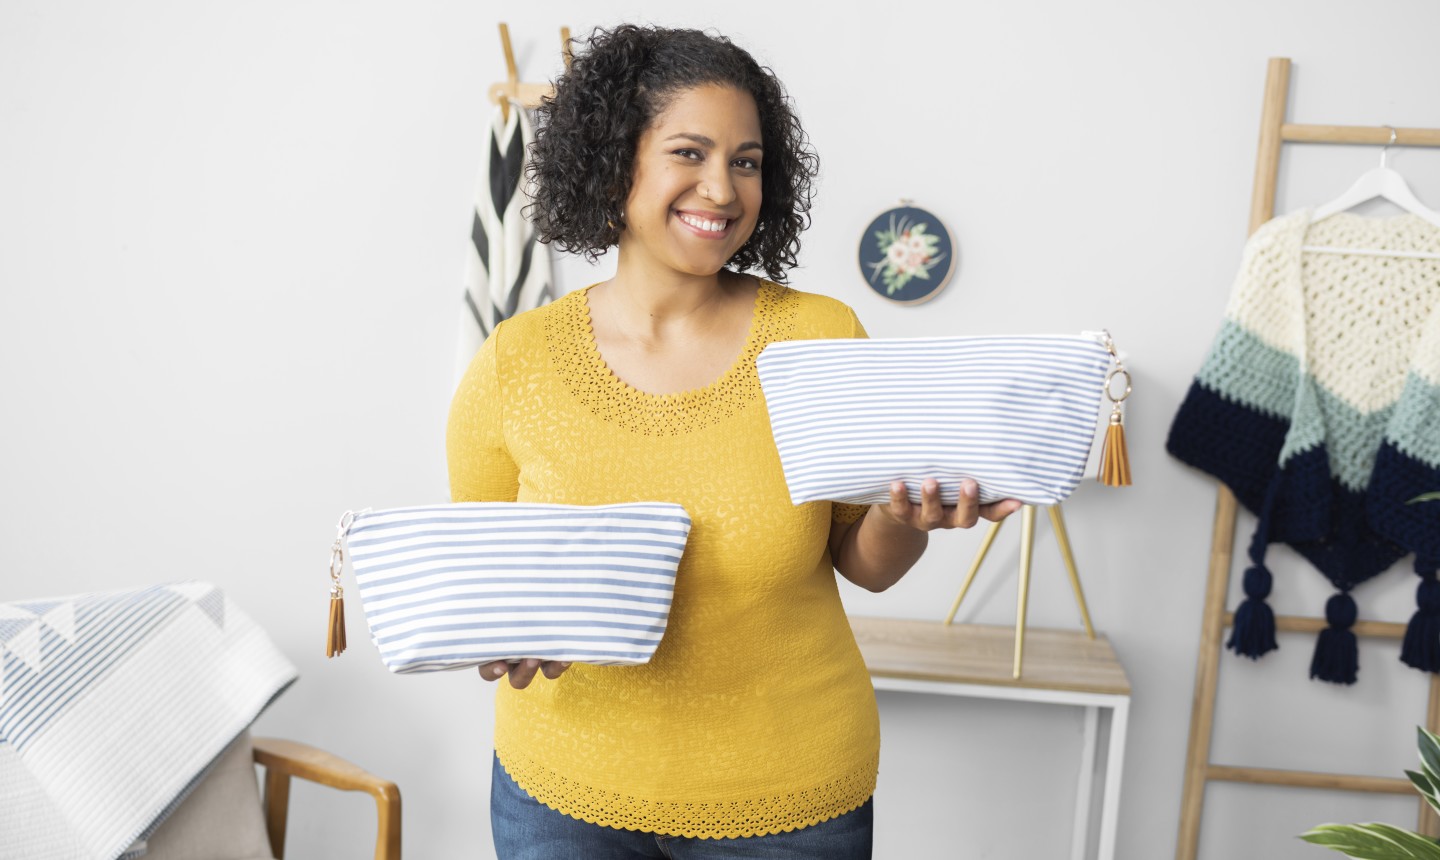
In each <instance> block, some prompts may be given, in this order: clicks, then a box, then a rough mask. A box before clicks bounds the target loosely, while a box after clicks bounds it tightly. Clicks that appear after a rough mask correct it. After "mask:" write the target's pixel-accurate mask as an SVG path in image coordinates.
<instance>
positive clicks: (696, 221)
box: [680, 213, 730, 233]
mask: <svg viewBox="0 0 1440 860" xmlns="http://www.w3.org/2000/svg"><path fill="white" fill-rule="evenodd" d="M680 220H681V221H684V222H685V223H686V224H689V225H690V226H691V227H698V228H699V229H701V230H705V231H707V232H710V233H719V232H720V231H722V230H724V229H725V226H726V225H727V224H729V223H730V222H729V221H728V220H723V221H710V220H708V219H706V218H696V217H695V216H694V215H685V214H683V213H682V214H681V215H680Z"/></svg>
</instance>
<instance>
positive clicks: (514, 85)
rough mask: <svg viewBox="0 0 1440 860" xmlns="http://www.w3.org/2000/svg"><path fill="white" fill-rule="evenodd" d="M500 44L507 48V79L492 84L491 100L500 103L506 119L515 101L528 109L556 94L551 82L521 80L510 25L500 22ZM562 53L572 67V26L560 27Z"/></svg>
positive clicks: (566, 66) (567, 66)
mask: <svg viewBox="0 0 1440 860" xmlns="http://www.w3.org/2000/svg"><path fill="white" fill-rule="evenodd" d="M500 44H501V45H502V46H503V47H504V49H505V80H503V81H501V82H499V83H496V84H491V85H490V92H489V96H490V101H492V102H495V103H496V104H498V105H500V110H501V111H502V112H503V113H504V116H505V119H507V120H508V119H509V118H510V103H511V102H515V103H516V104H518V105H520V106H521V107H523V108H526V109H532V108H536V107H539V106H540V100H541V99H545V98H549V97H550V96H553V95H554V94H555V88H554V87H553V86H551V85H550V84H530V83H525V82H523V81H521V80H520V70H519V67H518V66H517V65H516V64H515V49H514V47H512V46H511V44H510V26H509V25H508V24H506V23H505V22H503V21H502V22H500ZM560 55H561V56H562V57H564V58H565V68H566V69H569V68H570V28H569V27H561V28H560Z"/></svg>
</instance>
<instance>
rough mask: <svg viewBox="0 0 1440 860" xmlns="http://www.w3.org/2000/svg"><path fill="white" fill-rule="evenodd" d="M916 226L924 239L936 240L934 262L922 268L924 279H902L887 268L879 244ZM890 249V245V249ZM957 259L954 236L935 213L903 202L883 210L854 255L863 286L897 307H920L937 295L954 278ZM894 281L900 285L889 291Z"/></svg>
mask: <svg viewBox="0 0 1440 860" xmlns="http://www.w3.org/2000/svg"><path fill="white" fill-rule="evenodd" d="M916 225H919V226H920V227H922V228H923V231H924V235H925V236H927V237H932V238H934V239H935V240H936V241H935V242H934V245H935V247H934V248H933V251H934V257H935V259H934V260H933V261H932V262H929V263H928V265H925V269H924V271H925V274H926V275H927V277H923V278H922V277H915V276H913V275H911V276H909V277H905V276H904V274H903V273H902V272H899V271H897V270H896V268H895V267H894V266H893V265H889V266H887V252H886V251H885V250H883V249H882V248H881V247H880V244H879V243H880V241H881V236H882V235H883V234H885V233H892V234H894V233H904V232H906V231H908V230H910V229H912V228H913V227H915V226H916ZM897 238H898V237H897ZM927 244H928V243H927ZM893 245H894V243H893V242H892V243H891V246H892V247H893ZM958 256H959V254H958V248H957V247H956V245H955V237H954V234H953V233H951V232H950V228H949V227H947V226H946V225H945V222H943V221H941V220H940V218H939V217H937V216H936V215H935V213H933V212H931V211H929V210H927V209H921V208H920V207H918V206H916V205H914V201H913V200H909V199H903V198H902V199H901V200H900V205H899V206H896V207H892V208H890V209H886V210H885V211H883V212H881V213H880V214H879V215H877V216H876V217H875V218H874V219H872V220H871V221H870V223H869V226H867V227H866V228H865V230H864V231H863V232H862V233H861V234H860V242H859V249H858V254H857V257H858V261H859V266H860V276H861V278H863V279H864V280H865V284H866V286H868V287H870V289H872V290H874V291H875V293H876V295H878V296H880V297H881V298H883V299H885V300H886V301H891V302H894V303H896V304H900V305H918V304H923V303H924V302H928V301H930V300H931V299H933V298H935V296H937V295H939V294H940V291H941V290H943V289H945V287H946V286H947V285H948V284H949V282H950V279H951V277H952V276H953V275H954V274H955V261H956V259H957V258H958ZM887 269H889V270H890V271H889V273H888V274H889V280H890V283H887V282H886V281H887V271H886V270H887ZM897 276H898V277H897ZM896 280H899V281H900V283H899V284H898V285H895V286H894V288H893V289H892V288H891V287H892V284H894V283H895V281H896Z"/></svg>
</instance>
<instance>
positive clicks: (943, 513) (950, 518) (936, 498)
mask: <svg viewBox="0 0 1440 860" xmlns="http://www.w3.org/2000/svg"><path fill="white" fill-rule="evenodd" d="M979 492H980V487H979V485H978V484H976V483H975V482H974V481H969V480H967V481H965V482H963V483H962V484H961V485H960V500H959V504H956V505H945V504H942V503H941V502H940V482H939V481H936V480H935V479H934V478H931V479H928V480H926V481H925V483H923V484H921V485H920V504H918V505H917V504H915V503H913V502H911V501H910V496H909V494H907V493H906V492H905V483H904V482H903V481H892V482H891V483H890V503H889V504H886V505H878V506H877V507H879V508H880V510H881V511H882V512H883V513H884V514H885V515H886V516H888V517H889V518H890V519H892V520H894V521H895V522H897V523H901V524H903V525H907V526H909V527H910V528H913V529H918V530H919V531H926V532H928V531H933V530H935V529H968V528H970V527H971V526H973V525H975V523H976V522H978V521H980V520H982V519H986V520H990V521H991V522H999V521H1000V520H1003V519H1005V518H1006V517H1008V516H1010V515H1011V514H1013V513H1015V512H1016V511H1018V510H1020V508H1021V507H1022V506H1023V503H1022V502H1020V501H1017V500H1015V499H1001V500H1000V501H998V502H991V503H990V504H988V505H982V504H980V503H979V499H978V496H979Z"/></svg>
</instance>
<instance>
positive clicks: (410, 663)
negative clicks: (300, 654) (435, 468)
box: [331, 502, 690, 674]
mask: <svg viewBox="0 0 1440 860" xmlns="http://www.w3.org/2000/svg"><path fill="white" fill-rule="evenodd" d="M689 534H690V516H689V515H688V514H687V513H685V509H684V508H682V507H680V506H679V505H674V504H669V503H632V504H619V505H603V506H595V507H584V506H576V505H550V504H522V503H518V502H465V503H457V504H447V505H433V506H428V507H413V508H393V509H389V510H381V511H369V510H366V511H361V512H359V513H354V514H351V513H347V514H346V515H345V516H344V517H343V518H342V519H341V521H340V536H339V537H337V539H336V550H335V551H336V553H337V555H336V556H335V560H333V561H332V564H331V576H332V578H333V579H334V580H335V583H336V584H335V586H334V587H333V588H332V592H331V594H332V598H335V599H337V600H338V599H339V598H338V596H337V591H338V587H339V586H338V580H339V572H338V568H339V566H340V565H342V564H343V558H342V555H341V554H342V552H343V551H342V550H341V548H340V541H341V539H343V540H344V541H345V544H346V547H347V548H348V551H349V556H350V563H351V565H352V567H353V568H354V571H355V581H356V583H357V585H358V586H359V589H360V602H361V605H362V606H363V607H364V610H365V620H366V622H367V623H368V624H369V626H370V637H371V639H372V641H374V643H375V646H376V647H377V648H378V649H379V651H380V658H381V659H382V660H383V661H384V662H385V665H386V667H388V668H389V669H390V671H392V672H397V673H401V674H406V673H410V672H435V671H442V670H446V669H463V668H466V667H469V666H476V665H479V664H482V663H489V662H491V661H494V660H509V661H512V662H513V661H516V660H521V659H524V658H526V657H536V658H540V659H544V660H558V661H564V662H576V663H596V664H603V665H635V664H640V663H645V662H647V661H649V659H650V656H651V655H652V654H653V653H654V652H655V648H656V646H657V645H659V644H660V637H661V636H663V635H664V633H665V624H666V622H667V620H668V619H669V617H670V600H671V597H672V595H673V594H674V591H675V572H676V569H677V567H678V566H679V564H680V557H681V555H682V554H683V553H684V551H685V541H686V539H687V538H688V537H689ZM333 605H334V601H333V600H332V610H333ZM332 624H333V615H332ZM341 626H342V629H343V620H342V621H341ZM340 638H341V648H340V649H339V650H343V638H344V637H343V634H342V635H341V637H340Z"/></svg>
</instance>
